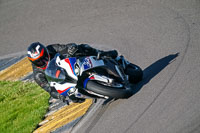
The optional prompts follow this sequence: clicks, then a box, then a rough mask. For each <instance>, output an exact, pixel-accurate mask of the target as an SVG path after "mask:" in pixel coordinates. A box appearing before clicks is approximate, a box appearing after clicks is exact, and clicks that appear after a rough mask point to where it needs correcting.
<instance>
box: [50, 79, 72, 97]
mask: <svg viewBox="0 0 200 133" xmlns="http://www.w3.org/2000/svg"><path fill="white" fill-rule="evenodd" d="M50 86H52V87H54V88H55V89H56V90H57V91H58V93H59V94H61V95H63V96H67V95H68V91H69V90H70V89H71V88H74V87H75V86H76V84H74V83H64V84H59V83H56V82H51V83H50Z"/></svg>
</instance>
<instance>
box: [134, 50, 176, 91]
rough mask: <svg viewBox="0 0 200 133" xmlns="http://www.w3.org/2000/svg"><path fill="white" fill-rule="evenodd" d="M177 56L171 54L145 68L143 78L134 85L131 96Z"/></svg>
mask: <svg viewBox="0 0 200 133" xmlns="http://www.w3.org/2000/svg"><path fill="white" fill-rule="evenodd" d="M178 56H179V53H176V54H171V55H168V56H166V57H163V58H161V59H159V60H158V61H156V62H154V63H153V64H151V65H150V66H148V67H147V68H145V69H144V70H143V73H144V77H143V80H142V81H141V82H139V83H138V84H136V86H135V89H134V90H133V95H134V94H136V93H137V92H138V91H140V89H141V88H142V87H143V86H144V85H145V84H147V83H149V81H150V80H151V79H153V78H154V77H155V76H156V75H157V74H158V73H160V72H161V71H162V70H163V69H164V68H165V67H166V66H168V65H169V64H170V63H172V62H173V61H174V60H175V58H176V57H178Z"/></svg>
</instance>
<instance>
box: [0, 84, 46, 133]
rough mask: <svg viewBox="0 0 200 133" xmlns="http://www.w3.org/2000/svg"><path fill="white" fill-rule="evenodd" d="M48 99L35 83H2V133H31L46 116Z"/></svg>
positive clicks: (0, 96) (0, 130)
mask: <svg viewBox="0 0 200 133" xmlns="http://www.w3.org/2000/svg"><path fill="white" fill-rule="evenodd" d="M48 99H49V95H48V93H46V92H45V91H44V90H43V89H41V88H40V87H39V86H38V85H36V84H34V83H24V82H21V81H16V82H12V81H0V133H31V132H32V131H33V130H34V129H35V128H36V127H37V124H38V123H39V122H41V120H42V118H43V116H44V115H45V113H46V111H47V108H48Z"/></svg>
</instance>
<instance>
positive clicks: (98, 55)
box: [97, 50, 118, 59]
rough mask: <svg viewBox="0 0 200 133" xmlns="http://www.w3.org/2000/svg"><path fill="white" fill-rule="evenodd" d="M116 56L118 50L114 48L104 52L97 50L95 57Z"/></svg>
mask: <svg viewBox="0 0 200 133" xmlns="http://www.w3.org/2000/svg"><path fill="white" fill-rule="evenodd" d="M117 56H118V52H117V51H116V50H111V51H106V52H102V51H100V52H98V53H97V59H100V58H101V57H110V58H113V59H115V58H116V57H117Z"/></svg>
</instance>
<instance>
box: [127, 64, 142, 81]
mask: <svg viewBox="0 0 200 133" xmlns="http://www.w3.org/2000/svg"><path fill="white" fill-rule="evenodd" d="M125 74H127V75H129V82H130V83H133V84H136V83H138V82H140V81H141V80H142V79H143V71H142V69H141V68H140V67H139V66H137V65H134V64H132V63H130V64H128V66H127V67H126V69H125Z"/></svg>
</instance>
